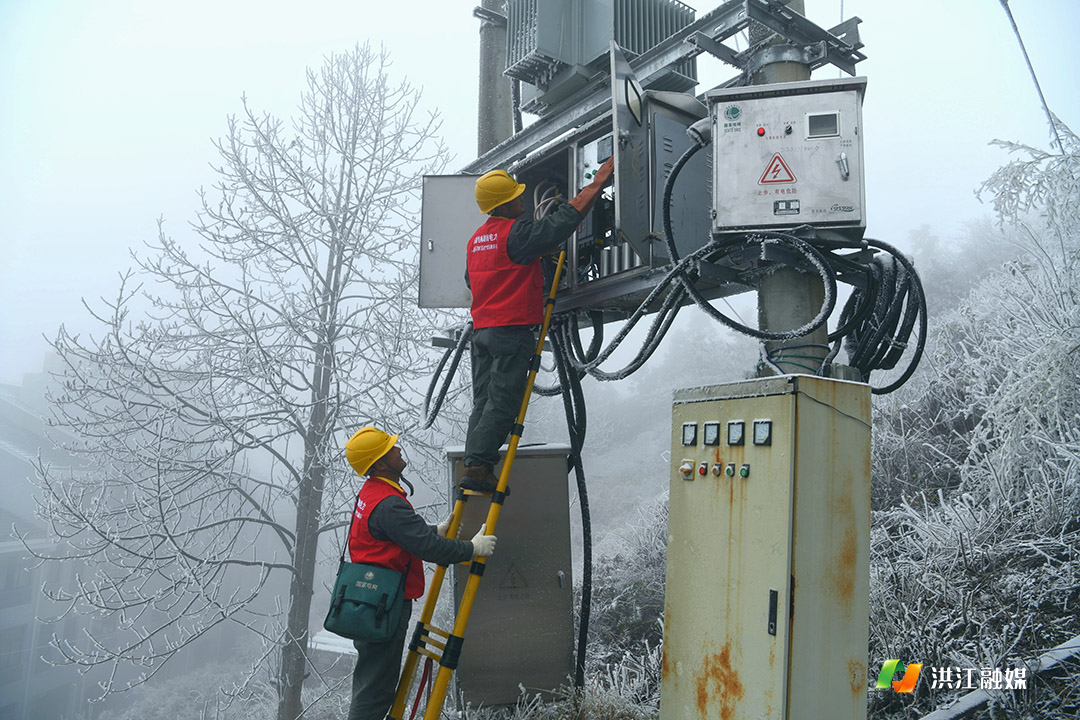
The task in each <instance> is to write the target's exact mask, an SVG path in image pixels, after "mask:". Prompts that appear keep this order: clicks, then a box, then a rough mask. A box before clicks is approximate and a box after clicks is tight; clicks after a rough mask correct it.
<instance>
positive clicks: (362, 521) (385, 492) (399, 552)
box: [349, 477, 424, 600]
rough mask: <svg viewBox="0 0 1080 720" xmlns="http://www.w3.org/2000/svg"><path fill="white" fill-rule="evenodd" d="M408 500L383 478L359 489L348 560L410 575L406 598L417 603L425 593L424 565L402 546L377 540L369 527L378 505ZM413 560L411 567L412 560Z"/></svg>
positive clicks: (367, 483)
mask: <svg viewBox="0 0 1080 720" xmlns="http://www.w3.org/2000/svg"><path fill="white" fill-rule="evenodd" d="M394 496H396V497H399V498H401V499H402V500H405V502H407V503H409V507H410V508H411V507H412V503H410V502H409V501H408V499H407V498H406V497H405V491H403V490H401V489H400V488H397V487H394V486H393V485H391V484H390V483H389V482H387V481H386V480H384V479H382V478H378V477H371V478H368V480H367V482H365V483H364V485H363V487H361V488H360V500H359V502H357V504H356V515H355V517H354V518H353V523H352V530H351V531H350V532H349V558H350V559H351V560H352V561H353V562H354V563H367V564H369V565H378V566H379V567H386V568H390V569H391V570H397V571H398V572H401V573H403V572H406V570H407V571H408V573H409V576H408V578H406V580H405V598H406V599H407V600H414V599H416V598H418V597H420V596H421V595H423V594H424V563H423V562H421V560H420V558H418V557H416V556H415V555H411V554H409V553H407V552H405V550H403V549H402V547H401V546H400V545H398V544H397V543H395V542H391V541H390V540H376V539H375V538H374V537H373V536H372V534H371V530H370V529H369V528H368V516H369V515H370V514H371V511H372V510H374V509H375V506H376V505H378V504H379V503H380V502H382V501H383V500H385V499H386V498H388V497H394ZM410 560H412V564H411V565H410V564H409V561H410Z"/></svg>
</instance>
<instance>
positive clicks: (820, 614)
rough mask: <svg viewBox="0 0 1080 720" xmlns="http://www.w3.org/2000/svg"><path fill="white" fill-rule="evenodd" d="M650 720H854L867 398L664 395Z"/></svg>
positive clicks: (811, 386)
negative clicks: (666, 477) (657, 689)
mask: <svg viewBox="0 0 1080 720" xmlns="http://www.w3.org/2000/svg"><path fill="white" fill-rule="evenodd" d="M672 431H673V432H672V445H671V452H672V455H671V465H672V468H671V498H670V512H669V519H668V554H667V577H666V596H665V616H664V656H663V667H662V670H663V680H662V692H661V701H660V717H661V718H662V719H663V720H676V719H680V720H681V719H683V718H724V719H725V720H749V719H750V718H753V719H754V720H759V719H761V718H776V719H782V720H795V719H798V720H821V718H829V719H830V720H864V719H865V717H866V692H867V681H866V671H867V669H866V665H867V656H866V647H867V632H868V624H869V621H868V588H869V532H870V388H869V386H867V385H864V384H861V383H852V382H844V381H838V380H829V379H826V378H819V377H813V376H805V375H785V376H780V377H772V378H763V379H759V380H752V381H746V382H739V383H731V384H725V385H714V386H709V387H702V388H693V389H687V390H678V391H676V392H675V396H674V408H673V422H672Z"/></svg>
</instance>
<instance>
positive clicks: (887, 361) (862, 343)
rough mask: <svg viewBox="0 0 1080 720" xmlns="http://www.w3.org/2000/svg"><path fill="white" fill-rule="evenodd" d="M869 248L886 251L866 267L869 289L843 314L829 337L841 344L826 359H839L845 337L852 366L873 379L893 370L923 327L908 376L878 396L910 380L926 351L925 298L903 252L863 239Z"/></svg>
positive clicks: (857, 293)
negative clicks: (912, 336)
mask: <svg viewBox="0 0 1080 720" xmlns="http://www.w3.org/2000/svg"><path fill="white" fill-rule="evenodd" d="M864 243H865V245H866V246H867V247H869V248H874V249H877V250H882V251H884V252H885V253H886V254H885V255H879V256H876V257H875V258H874V260H873V261H872V262H871V263H870V264H869V265H867V266H866V267H865V269H864V273H865V287H864V288H856V290H855V292H853V293H852V295H851V297H850V298H849V299H848V302H847V304H846V305H845V306H844V309H843V310H842V311H841V314H840V325H841V327H840V328H838V329H837V331H836V332H834V333H832V334H831V335H830V336H829V339H830V340H835V341H836V344H835V345H834V347H833V350H832V351H831V352H830V354H829V357H828V358H827V361H830V362H831V358H832V357H835V355H836V353H837V351H838V350H839V345H840V342H841V339H842V340H843V342H844V346H845V349H846V350H847V353H848V362H849V363H850V364H851V366H852V367H854V368H856V369H857V370H859V372H860V373H862V375H863V377H864V378H865V379H866V380H867V381H869V379H870V375H871V373H872V372H874V371H876V370H891V369H894V368H895V367H896V365H897V363H899V362H900V360H901V359H902V358H903V355H904V352H905V351H906V350H907V348H908V346H909V341H910V339H911V333H912V332H913V331H914V330H915V325H916V323H918V335H917V337H916V340H915V348H914V350H913V351H912V353H911V359H910V360H909V361H908V364H907V367H906V368H905V369H904V372H903V373H901V374H900V376H899V377H898V378H897V379H896V380H895V381H893V382H891V383H889V384H888V385H885V386H882V387H873V386H871V390H872V392H873V393H874V394H875V395H884V394H887V393H890V392H892V391H893V390H896V389H897V388H898V387H900V386H901V385H903V384H904V383H905V382H907V380H908V379H909V378H910V377H911V374H912V373H913V372H914V371H915V367H916V366H917V365H918V363H919V360H920V359H921V358H922V354H923V351H924V349H925V347H926V332H927V330H926V328H927V321H926V297H925V294H924V293H923V288H922V281H921V280H920V279H919V275H918V273H917V272H916V271H915V267H914V266H913V265H912V264H911V261H910V260H908V259H907V258H906V257H905V256H904V255H903V253H901V252H900V251H899V250H897V249H896V248H894V247H893V246H891V245H889V244H888V243H884V242H881V241H880V240H870V239H866V240H864Z"/></svg>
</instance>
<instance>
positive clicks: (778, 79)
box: [750, 0, 829, 375]
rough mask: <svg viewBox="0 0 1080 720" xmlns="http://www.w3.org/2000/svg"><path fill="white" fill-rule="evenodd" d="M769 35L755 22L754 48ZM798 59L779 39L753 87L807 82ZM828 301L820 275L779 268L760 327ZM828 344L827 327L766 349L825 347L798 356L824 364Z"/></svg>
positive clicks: (793, 324) (798, 320)
mask: <svg viewBox="0 0 1080 720" xmlns="http://www.w3.org/2000/svg"><path fill="white" fill-rule="evenodd" d="M787 6H788V7H789V8H790V9H791V10H794V11H795V12H797V13H799V14H800V15H804V14H805V12H806V10H805V3H804V1H803V0H791V1H790V2H788V3H787ZM771 34H772V30H770V29H769V28H767V27H765V26H764V25H760V24H758V23H753V24H752V25H751V26H750V46H751V47H753V46H754V45H756V44H759V43H761V42H764V41H765V40H767V39H768V37H769V36H770V35H771ZM800 55H801V53H800V52H799V49H798V48H793V47H791V46H790V45H788V44H787V41H786V40H784V38H782V37H775V38H774V39H773V40H772V41H771V42H769V43H768V45H766V46H765V47H764V48H762V49H761V50H759V51H758V52H757V53H755V55H754V57H753V58H752V59H751V61H750V63H751V67H756V68H757V69H756V70H754V71H753V73H752V74H751V76H750V84H751V85H770V84H772V83H783V82H801V81H803V80H809V79H810V66H809V65H807V64H806V63H805V62H801V61H800V60H799V57H800ZM824 299H825V285H824V283H823V282H822V281H821V278H820V277H818V276H817V275H816V274H813V275H811V274H807V273H804V272H800V271H798V270H795V269H794V268H790V267H783V268H780V269H779V270H777V271H776V272H774V273H772V274H770V275H768V276H767V277H765V278H764V279H762V281H761V283H760V284H759V285H758V327H760V328H761V329H763V330H771V331H774V332H782V331H784V330H791V329H795V328H797V327H800V326H802V325H805V324H806V323H808V322H809V321H810V320H812V319H813V318H814V316H816V315H817V313H818V310H819V309H820V308H821V303H822V302H823V300H824ZM828 340H829V329H828V327H826V326H824V325H823V326H822V327H820V328H818V329H817V330H815V331H814V332H812V333H810V334H809V335H805V336H803V337H797V338H792V339H790V340H782V341H770V342H766V343H765V347H766V349H767V350H768V351H769V352H770V353H771V352H772V351H774V350H776V349H777V348H781V347H790V346H793V345H812V346H817V345H820V346H821V347H806V348H800V349H799V350H798V351H796V352H795V353H794V354H797V355H804V356H813V357H817V358H819V359H821V360H824V359H825V356H826V355H827V354H828V350H827V348H826V345H827V344H828ZM776 364H777V365H779V366H780V367H781V368H782V369H784V370H787V369H789V368H786V367H784V365H785V363H784V362H783V361H779V362H777V363H776ZM807 364H808V363H807V362H805V361H802V362H800V365H804V366H805V365H807ZM793 367H794V372H805V368H801V369H800V368H799V367H798V366H793ZM761 374H762V375H772V374H773V371H772V370H771V369H769V368H767V367H765V368H762V370H761Z"/></svg>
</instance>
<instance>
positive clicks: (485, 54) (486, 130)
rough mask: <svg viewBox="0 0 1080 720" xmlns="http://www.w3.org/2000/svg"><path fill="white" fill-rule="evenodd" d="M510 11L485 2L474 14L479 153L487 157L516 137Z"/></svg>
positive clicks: (498, 2) (499, 2) (495, 2)
mask: <svg viewBox="0 0 1080 720" xmlns="http://www.w3.org/2000/svg"><path fill="white" fill-rule="evenodd" d="M505 12H506V8H505V3H504V2H503V0H481V5H480V7H478V8H476V9H475V10H473V15H475V16H476V17H478V18H480V102H479V106H478V109H477V125H476V154H477V155H478V156H479V155H483V154H484V153H486V152H487V151H488V150H490V149H491V148H493V147H495V146H496V145H498V144H499V143H501V142H502V141H503V140H505V139H506V138H508V137H510V136H511V135H513V134H514V124H513V122H514V121H513V101H512V99H511V91H512V87H511V84H510V83H511V81H510V78H508V77H506V76H505V75H503V69H504V68H505V67H506V15H505V14H504V13H505Z"/></svg>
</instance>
